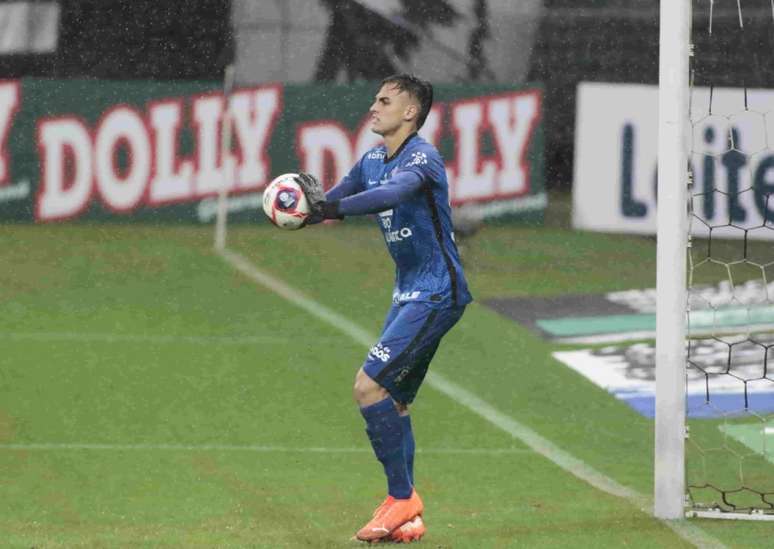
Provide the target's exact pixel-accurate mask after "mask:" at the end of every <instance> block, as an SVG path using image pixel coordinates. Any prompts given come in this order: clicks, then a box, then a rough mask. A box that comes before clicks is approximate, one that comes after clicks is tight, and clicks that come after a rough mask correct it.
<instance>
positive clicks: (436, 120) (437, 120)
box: [418, 105, 444, 147]
mask: <svg viewBox="0 0 774 549" xmlns="http://www.w3.org/2000/svg"><path fill="white" fill-rule="evenodd" d="M443 110H444V109H443V105H436V106H434V107H433V108H432V109H430V112H429V113H427V118H426V119H425V123H424V124H422V127H421V128H419V132H418V133H419V135H420V136H421V137H422V138H424V139H426V140H427V141H428V142H429V143H432V144H433V146H434V147H438V144H439V143H440V141H441V120H442V118H443Z"/></svg>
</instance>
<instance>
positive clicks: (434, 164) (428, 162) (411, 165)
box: [398, 146, 445, 183]
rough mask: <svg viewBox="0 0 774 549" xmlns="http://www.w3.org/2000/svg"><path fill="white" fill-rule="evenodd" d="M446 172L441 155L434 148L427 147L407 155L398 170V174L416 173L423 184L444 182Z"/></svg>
mask: <svg viewBox="0 0 774 549" xmlns="http://www.w3.org/2000/svg"><path fill="white" fill-rule="evenodd" d="M444 170H445V168H444V164H443V160H442V159H441V155H440V153H439V152H438V151H437V150H435V148H434V147H430V146H425V147H422V148H420V149H417V150H415V151H412V152H411V154H408V155H406V159H405V160H404V161H403V162H401V164H400V167H399V168H398V173H404V172H410V173H415V174H417V175H418V176H419V177H420V178H421V179H422V181H423V182H428V183H430V182H435V181H442V180H443V175H444Z"/></svg>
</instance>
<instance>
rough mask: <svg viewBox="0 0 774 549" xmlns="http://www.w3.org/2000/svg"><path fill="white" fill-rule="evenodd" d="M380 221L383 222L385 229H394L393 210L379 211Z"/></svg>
mask: <svg viewBox="0 0 774 549" xmlns="http://www.w3.org/2000/svg"><path fill="white" fill-rule="evenodd" d="M379 222H380V223H381V224H382V227H383V228H384V230H385V231H389V230H390V229H392V210H385V211H383V212H379Z"/></svg>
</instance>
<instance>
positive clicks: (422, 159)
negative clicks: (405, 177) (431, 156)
mask: <svg viewBox="0 0 774 549" xmlns="http://www.w3.org/2000/svg"><path fill="white" fill-rule="evenodd" d="M425 164H427V154H425V153H423V152H421V151H418V152H415V153H413V154H412V155H411V160H409V161H408V164H406V167H407V168H408V167H409V166H423V165H425Z"/></svg>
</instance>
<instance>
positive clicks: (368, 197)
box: [336, 171, 424, 217]
mask: <svg viewBox="0 0 774 549" xmlns="http://www.w3.org/2000/svg"><path fill="white" fill-rule="evenodd" d="M423 181H424V179H423V178H422V177H421V176H420V175H419V174H417V173H416V172H412V171H401V172H398V173H396V174H395V175H394V176H392V178H390V180H389V181H387V182H386V183H385V184H384V185H379V186H378V187H375V188H373V189H369V190H367V191H363V192H361V193H357V194H353V195H352V196H348V197H346V198H342V199H341V200H339V201H338V205H337V207H336V213H337V214H338V216H339V217H341V216H348V215H365V214H373V213H378V212H383V211H384V210H389V209H390V208H393V207H395V206H397V205H398V204H400V203H401V202H405V201H406V200H408V199H410V198H412V197H413V196H414V195H415V194H416V193H417V192H419V189H421V188H422V182H423Z"/></svg>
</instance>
